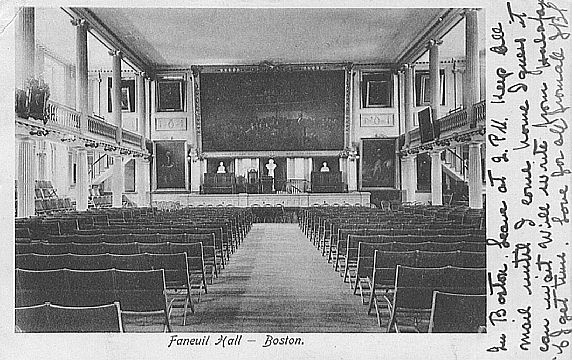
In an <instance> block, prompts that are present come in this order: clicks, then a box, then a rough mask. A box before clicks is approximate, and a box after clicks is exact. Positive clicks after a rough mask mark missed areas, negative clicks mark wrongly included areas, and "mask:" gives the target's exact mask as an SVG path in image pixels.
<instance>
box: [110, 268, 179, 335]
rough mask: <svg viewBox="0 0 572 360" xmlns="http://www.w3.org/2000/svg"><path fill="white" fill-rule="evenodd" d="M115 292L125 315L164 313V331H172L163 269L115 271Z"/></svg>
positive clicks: (169, 303)
mask: <svg viewBox="0 0 572 360" xmlns="http://www.w3.org/2000/svg"><path fill="white" fill-rule="evenodd" d="M115 292H116V296H117V301H119V303H120V304H121V312H122V314H125V315H162V317H163V319H164V320H163V331H168V332H171V322H170V315H171V305H172V302H173V301H174V300H175V299H172V300H171V301H170V302H167V288H166V285H165V274H164V271H163V269H160V270H149V271H122V270H116V271H115Z"/></svg>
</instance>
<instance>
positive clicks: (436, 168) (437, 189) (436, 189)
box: [431, 151, 443, 205]
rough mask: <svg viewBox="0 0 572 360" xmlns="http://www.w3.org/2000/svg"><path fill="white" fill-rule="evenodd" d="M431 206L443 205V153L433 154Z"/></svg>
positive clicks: (436, 152) (435, 152) (434, 152)
mask: <svg viewBox="0 0 572 360" xmlns="http://www.w3.org/2000/svg"><path fill="white" fill-rule="evenodd" d="M431 204H432V205H443V169H442V167H441V151H432V152H431Z"/></svg>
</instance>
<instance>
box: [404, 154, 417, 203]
mask: <svg viewBox="0 0 572 360" xmlns="http://www.w3.org/2000/svg"><path fill="white" fill-rule="evenodd" d="M415 158H416V155H408V156H405V157H403V158H402V159H401V171H402V177H401V181H402V188H403V190H405V197H404V199H403V201H405V202H414V201H415V191H416V190H417V171H416V170H417V169H416V168H415Z"/></svg>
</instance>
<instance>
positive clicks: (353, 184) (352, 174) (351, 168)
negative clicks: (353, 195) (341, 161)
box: [347, 158, 358, 191]
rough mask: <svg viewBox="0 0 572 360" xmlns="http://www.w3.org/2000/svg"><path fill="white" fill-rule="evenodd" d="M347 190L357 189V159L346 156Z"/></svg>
mask: <svg viewBox="0 0 572 360" xmlns="http://www.w3.org/2000/svg"><path fill="white" fill-rule="evenodd" d="M347 164H348V191H357V189H358V180H357V179H358V178H357V159H355V158H348V162H347Z"/></svg>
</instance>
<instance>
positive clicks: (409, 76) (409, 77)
mask: <svg viewBox="0 0 572 360" xmlns="http://www.w3.org/2000/svg"><path fill="white" fill-rule="evenodd" d="M404 79H405V86H404V87H405V89H404V90H405V91H404V102H405V109H404V110H405V117H404V119H405V129H404V130H405V146H406V147H408V146H409V143H410V141H411V139H410V134H409V132H410V131H411V129H413V105H414V100H413V99H414V96H413V91H414V90H413V84H414V81H413V79H414V75H413V66H411V65H409V64H405V76H404Z"/></svg>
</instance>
